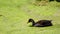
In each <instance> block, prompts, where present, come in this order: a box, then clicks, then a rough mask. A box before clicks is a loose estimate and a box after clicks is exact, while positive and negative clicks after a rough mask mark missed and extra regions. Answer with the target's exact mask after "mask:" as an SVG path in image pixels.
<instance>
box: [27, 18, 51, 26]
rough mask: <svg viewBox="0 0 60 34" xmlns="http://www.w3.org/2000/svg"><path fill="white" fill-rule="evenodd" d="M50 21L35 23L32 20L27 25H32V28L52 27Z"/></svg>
mask: <svg viewBox="0 0 60 34" xmlns="http://www.w3.org/2000/svg"><path fill="white" fill-rule="evenodd" d="M51 21H52V20H39V21H37V22H35V21H34V20H33V19H31V18H30V19H29V20H28V22H27V23H30V22H31V23H32V26H34V27H46V26H52V23H51Z"/></svg>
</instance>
